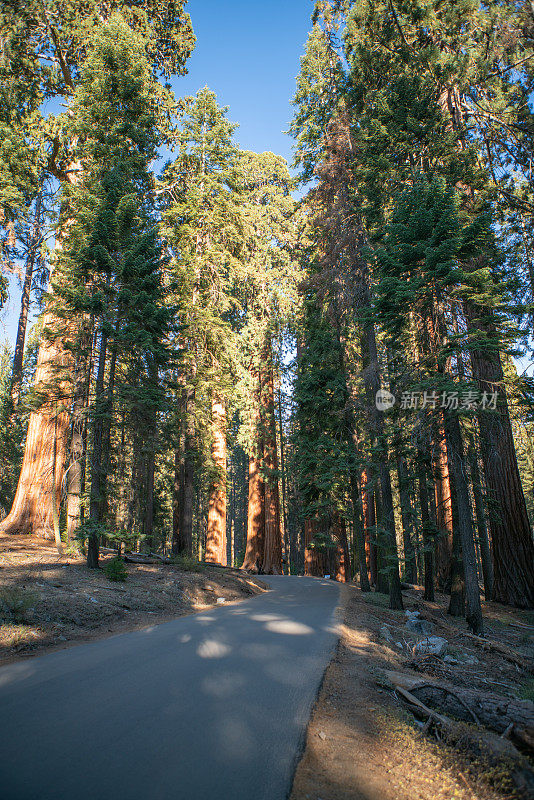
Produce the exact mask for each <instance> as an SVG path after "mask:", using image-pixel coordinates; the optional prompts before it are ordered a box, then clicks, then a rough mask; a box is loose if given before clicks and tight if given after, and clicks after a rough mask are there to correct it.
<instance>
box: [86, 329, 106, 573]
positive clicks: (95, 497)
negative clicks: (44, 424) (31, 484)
mask: <svg viewBox="0 0 534 800" xmlns="http://www.w3.org/2000/svg"><path fill="white" fill-rule="evenodd" d="M107 344H108V337H107V333H106V331H105V327H104V325H103V324H102V326H101V334H100V348H99V352H98V366H97V374H96V381H95V409H94V416H93V449H92V452H91V493H90V498H89V520H90V522H91V525H92V526H93V529H92V530H91V531H90V532H89V537H88V545H87V566H88V567H91V568H93V569H96V568H97V567H98V558H99V534H98V530H97V526H98V525H100V523H101V521H102V520H101V510H102V440H103V434H104V411H105V398H104V376H105V370H106V358H107Z"/></svg>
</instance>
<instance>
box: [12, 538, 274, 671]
mask: <svg viewBox="0 0 534 800" xmlns="http://www.w3.org/2000/svg"><path fill="white" fill-rule="evenodd" d="M109 558H111V556H107V557H104V558H103V559H102V563H105V562H106V560H107V559H109ZM126 569H127V572H128V578H127V580H126V582H124V583H118V582H112V581H110V580H109V579H108V578H107V577H106V576H105V574H104V573H103V571H102V570H89V569H87V568H86V567H85V564H84V558H83V557H82V556H79V555H67V556H59V555H58V552H57V550H56V549H55V547H54V546H53V544H52V543H50V542H47V541H42V540H38V541H37V540H31V539H28V537H22V536H20V537H14V536H9V537H8V536H3V535H0V663H6V662H7V661H12V660H15V659H18V658H21V657H24V656H28V655H34V654H37V653H39V654H40V653H42V652H43V651H45V650H47V651H48V650H51V649H57V648H60V647H66V646H68V645H69V644H75V643H80V642H83V641H89V640H90V639H95V638H99V637H102V636H109V635H110V634H113V633H123V632H125V631H129V630H134V629H136V628H141V627H144V626H146V625H153V624H155V623H158V622H164V621H166V620H169V619H172V618H174V617H178V616H182V615H184V614H191V613H194V612H196V611H202V610H204V609H206V608H209V607H211V606H213V605H216V604H217V599H218V598H224V600H225V602H231V601H235V600H241V599H244V598H245V597H247V596H249V595H253V594H258V593H259V592H261V591H262V588H263V587H262V584H261V581H259V580H257V579H255V578H252V577H249V576H248V575H245V574H244V573H242V572H240V571H239V570H233V569H223V568H220V567H219V568H218V567H211V566H200V565H199V567H198V569H199V571H198V572H194V571H184V570H183V569H181V568H180V567H179V566H177V565H172V564H162V565H159V564H126ZM6 602H7V607H6ZM13 607H15V614H13V613H12V611H11V612H10V610H9V609H13Z"/></svg>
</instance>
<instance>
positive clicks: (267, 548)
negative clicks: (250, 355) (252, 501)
mask: <svg viewBox="0 0 534 800" xmlns="http://www.w3.org/2000/svg"><path fill="white" fill-rule="evenodd" d="M266 352H267V360H266V364H265V372H264V375H265V386H264V392H263V394H264V397H265V402H264V405H263V410H264V426H263V427H264V432H265V433H264V437H265V438H264V447H263V457H264V465H265V479H264V480H265V539H264V546H263V562H262V571H263V572H264V573H265V574H266V575H281V574H282V531H281V529H280V498H279V492H278V454H277V448H276V421H275V413H274V374H273V364H272V353H271V343H270V341H268V345H267V346H266Z"/></svg>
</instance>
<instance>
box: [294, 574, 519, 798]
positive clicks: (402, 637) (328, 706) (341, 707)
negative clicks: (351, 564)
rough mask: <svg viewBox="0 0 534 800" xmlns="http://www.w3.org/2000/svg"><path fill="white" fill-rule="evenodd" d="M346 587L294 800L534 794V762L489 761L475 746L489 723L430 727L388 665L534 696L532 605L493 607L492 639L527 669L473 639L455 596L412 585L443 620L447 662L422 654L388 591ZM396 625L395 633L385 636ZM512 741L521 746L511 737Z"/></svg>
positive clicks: (418, 604)
mask: <svg viewBox="0 0 534 800" xmlns="http://www.w3.org/2000/svg"><path fill="white" fill-rule="evenodd" d="M343 594H344V624H343V626H342V635H341V639H340V643H339V646H338V649H337V653H336V656H335V658H334V659H333V661H332V663H331V664H330V666H329V668H328V669H327V672H326V674H325V679H324V682H323V686H322V689H321V691H320V694H319V697H318V699H317V703H316V706H315V709H314V712H313V715H312V718H311V721H310V724H309V727H308V732H307V738H306V746H305V751H304V754H303V757H302V759H301V761H300V763H299V766H298V768H297V772H296V775H295V780H294V784H293V791H292V794H291V800H453V798H454V800H457V799H458V798H459V799H460V800H497V799H498V800H503V799H504V798H515V797H522V798H532V797H534V792H533V791H532V787H533V785H534V784H532V783H529V782H530V780H531V779H530V776H529V772H530V768H531V766H532V763H529V761H528V760H527V759H526V758H525V756H524V754H521V755H520V756H519V759H520V762H521V764H520V767H518V765H517V764H516V763H515V761H514V762H513V765H512V761H508V760H507V758H504V759H502V760H500V759H497V760H495V759H487V758H486V756H485V755H484V754H481V751H480V750H479V749H478V746H477V744H476V741H477V738H476V737H477V736H478V735H479V731H480V728H477V727H476V726H474V725H466V724H465V723H454V724H455V725H456V724H457V725H459V726H461V728H460V730H459V733H458V736H457V737H455V739H454V741H451V740H450V739H449V738H446V737H443V735H442V736H440V734H439V729H438V730H436V729H435V728H433V727H432V726H430V727H429V728H428V731H426V730H423V726H424V723H423V721H422V720H421V721H420V720H416V719H415V717H414V716H413V714H412V713H411V712H410V711H409V710H408V706H407V705H405V703H404V702H403V699H402V697H401V696H400V695H399V693H398V692H397V691H396V690H395V686H393V685H392V684H391V682H390V681H389V680H388V679H387V678H386V677H385V675H384V670H394V671H396V672H401V673H403V675H404V676H406V677H410V676H412V677H414V678H426V677H427V678H428V680H436V679H438V680H440V681H447V682H448V683H449V684H450V685H453V686H455V687H458V689H457V691H460V688H459V687H462V686H463V687H466V688H470V689H478V690H480V691H481V692H483V693H484V692H490V691H491V692H492V693H501V694H502V696H503V699H504V701H506V698H510V697H522V698H525V697H528V698H532V692H533V687H534V684H533V682H532V673H531V672H530V674H529V670H528V662H529V659H531V658H533V657H534V618H533V614H532V612H530V613H529V612H521V611H518V610H516V609H511V608H509V607H506V606H500V605H498V604H495V603H486V604H484V613H485V616H486V636H487V638H488V639H489V640H490V641H493V642H500V643H501V644H504V645H506V646H507V647H509V648H511V649H513V651H514V652H516V653H517V654H518V655H519V658H520V660H521V661H523V659H524V661H525V663H524V664H522V665H521V666H518V665H517V664H516V663H513V662H512V661H511V660H509V659H508V658H504V657H503V656H502V655H501V654H499V653H496V652H492V651H486V650H484V649H482V648H481V647H480V646H479V644H478V643H477V642H475V640H474V638H469V637H466V636H465V635H464V631H466V630H467V629H466V625H465V621H464V620H458V619H452V618H451V617H449V616H447V615H446V613H445V611H446V602H447V598H446V597H444V596H440V597H438V599H437V602H436V603H424V602H423V601H422V592H421V591H418V590H417V589H414V590H410V591H408V592H404V593H403V594H404V601H405V608H406V609H411V610H419V611H420V614H421V617H424V616H425V615H428V614H430V617H431V618H432V620H433V621H434V622H435V623H436V628H435V630H434V632H433V635H436V636H441V637H443V638H446V639H447V640H448V642H449V653H450V654H451V655H450V656H449V658H450V659H454V660H455V661H456V663H450V662H449V663H448V662H444V661H443V658H437V657H435V656H426V657H421V656H414V650H413V647H414V637H415V634H412V633H411V632H407V631H406V627H405V623H406V616H405V614H404V613H403V612H402V611H391V610H389V609H388V608H387V602H388V598H387V597H385V596H384V595H380V594H376V593H373V594H367V595H365V594H362V593H361V592H360V590H359V589H357V588H356V587H353V586H345V587H343ZM427 618H429V617H428V616H427ZM440 621H441V623H443V625H440ZM384 625H387V626H388V630H387V631H384ZM451 625H452V626H453V630H451V628H450V626H451ZM445 626H446V627H445ZM388 632H389V635H390V637H391V638H385V637H384V633H388ZM418 638H419V639H420V638H421V636H419V637H418ZM533 663H534V662H533ZM533 711H534V708H533ZM489 736H497V734H489ZM436 737H439V739H440V740H438V738H436ZM497 739H498V737H497ZM501 741H502V740H501ZM473 742H475V745H474V746H473ZM497 743H498V741H497ZM503 747H508V748H510V749H512V750H513V749H514V748H513V747H512V746H511V744H510V743H509V742H507V741H506V742H504V741H503ZM516 752H517V751H516ZM512 772H514V774H515V778H514V779H512V776H511V773H512ZM524 775H526V776H527V777H526V778H525V777H524Z"/></svg>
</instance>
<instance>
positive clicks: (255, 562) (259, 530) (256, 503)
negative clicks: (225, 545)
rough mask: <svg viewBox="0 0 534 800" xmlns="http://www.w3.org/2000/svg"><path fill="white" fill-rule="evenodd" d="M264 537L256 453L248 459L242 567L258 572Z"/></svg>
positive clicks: (263, 506) (262, 504)
mask: <svg viewBox="0 0 534 800" xmlns="http://www.w3.org/2000/svg"><path fill="white" fill-rule="evenodd" d="M264 538H265V496H264V484H263V476H262V474H261V461H260V459H259V457H258V456H257V455H251V456H249V461H248V510H247V545H246V550H245V560H244V561H243V569H246V570H248V571H249V572H259V571H260V569H261V565H262V562H263V543H264Z"/></svg>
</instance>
